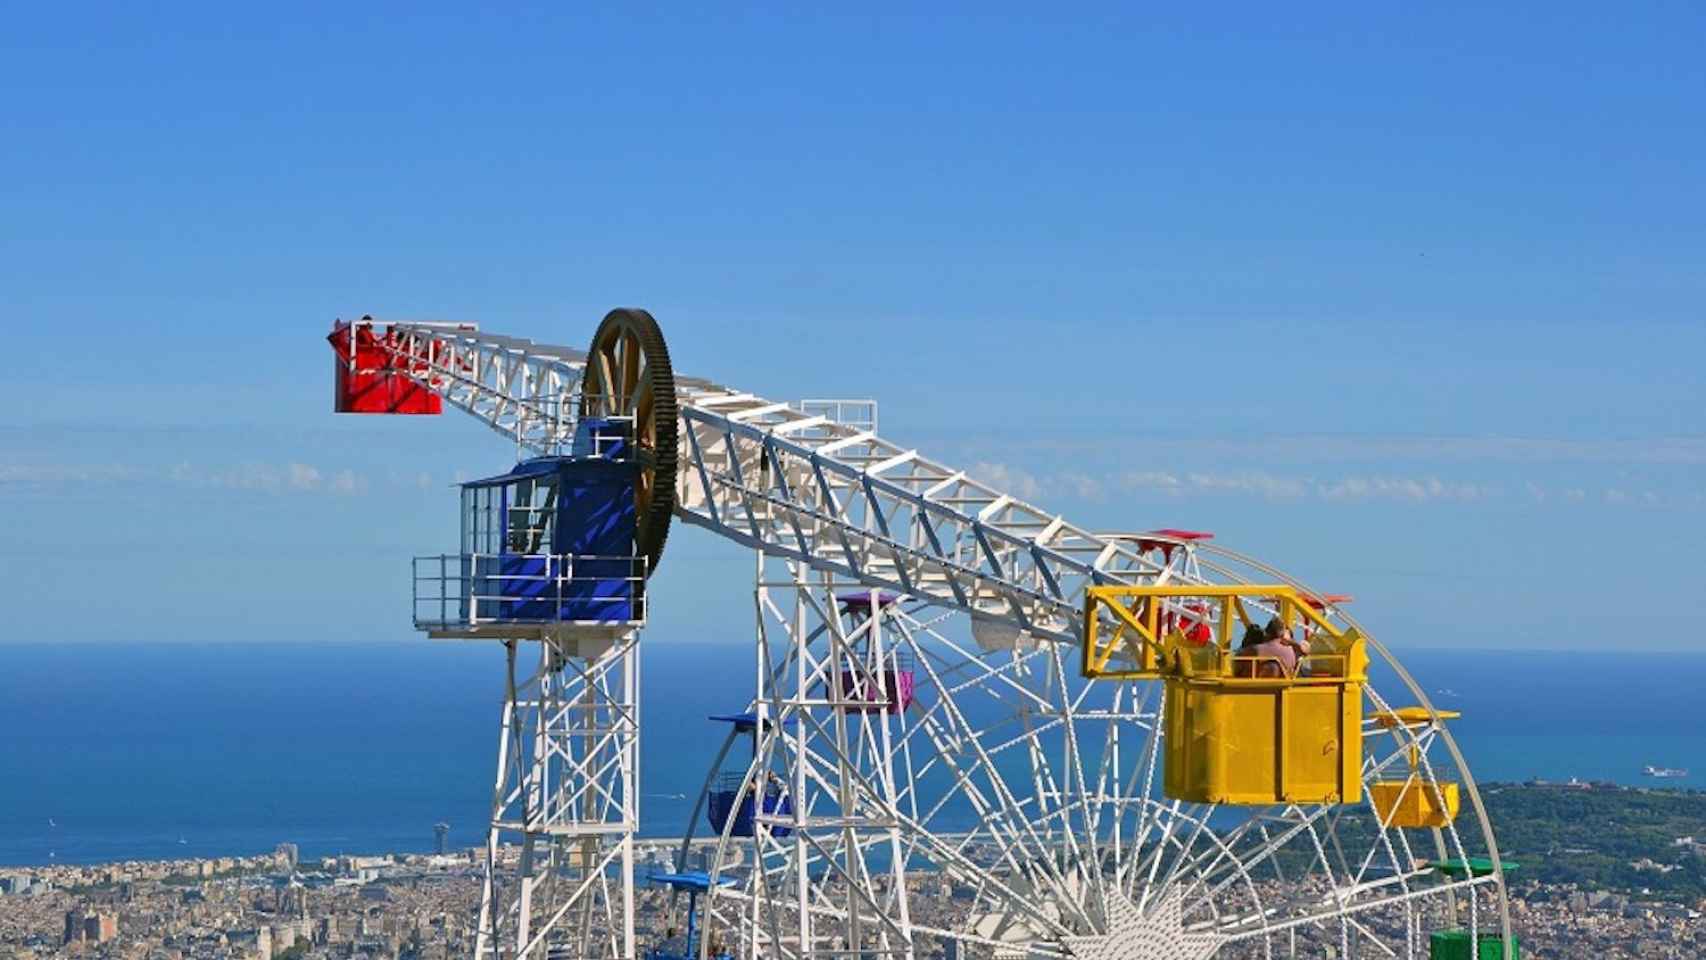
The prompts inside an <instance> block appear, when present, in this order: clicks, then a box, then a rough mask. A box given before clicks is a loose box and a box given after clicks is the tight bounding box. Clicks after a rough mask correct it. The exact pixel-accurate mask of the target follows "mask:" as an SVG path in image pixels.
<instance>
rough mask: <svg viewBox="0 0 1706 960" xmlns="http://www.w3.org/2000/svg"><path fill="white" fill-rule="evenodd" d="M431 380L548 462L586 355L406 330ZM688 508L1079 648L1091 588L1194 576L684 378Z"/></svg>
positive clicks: (829, 565)
mask: <svg viewBox="0 0 1706 960" xmlns="http://www.w3.org/2000/svg"><path fill="white" fill-rule="evenodd" d="M389 329H390V330H391V331H392V332H393V333H394V334H395V335H396V336H395V337H393V338H387V339H386V341H385V343H387V344H389V346H388V347H387V349H389V350H391V351H392V352H393V354H394V355H395V357H396V362H395V364H394V366H395V368H396V369H397V370H399V371H400V372H402V373H403V374H404V375H406V376H408V377H409V378H410V379H411V380H413V381H414V382H415V383H418V384H420V385H421V386H422V387H424V388H426V389H427V390H430V391H431V392H433V393H435V394H437V395H439V396H441V397H443V398H444V399H445V400H446V401H448V402H449V403H451V404H452V405H454V406H456V407H459V408H461V409H462V410H465V411H467V412H468V413H470V414H472V415H474V416H475V417H477V418H479V419H480V420H481V421H483V422H485V423H486V424H488V425H489V426H491V427H492V428H493V429H495V430H496V431H498V432H499V433H500V434H503V435H504V436H506V437H509V438H512V439H514V440H515V441H516V442H517V443H518V444H519V445H521V446H523V447H526V448H529V449H532V450H534V451H537V452H539V453H551V452H555V451H557V450H560V449H562V448H563V447H564V446H566V445H567V444H568V443H569V441H570V440H571V439H572V437H573V434H574V420H575V411H576V409H577V404H576V402H575V401H576V399H577V394H576V391H577V389H578V387H579V383H580V375H581V371H582V370H583V369H584V367H585V361H586V354H585V352H584V351H580V350H574V349H570V348H567V347H555V346H548V345H544V344H538V343H534V342H533V341H530V340H524V339H521V338H519V337H505V336H498V335H495V334H491V333H484V332H481V331H479V330H477V329H474V328H473V327H471V326H466V325H457V326H452V325H443V324H419V323H393V324H389ZM676 391H677V398H678V402H679V405H680V411H681V426H682V429H681V431H680V444H681V449H680V450H679V455H680V468H679V472H678V475H677V496H676V505H675V513H676V516H677V517H678V518H680V519H681V520H684V521H686V522H688V523H691V524H694V525H697V526H701V527H706V528H708V529H710V530H713V531H715V532H717V533H719V534H721V535H723V536H725V537H728V538H729V539H732V540H735V541H737V542H739V543H742V544H744V545H747V546H751V547H755V548H761V549H763V550H765V551H766V552H768V553H771V554H775V555H783V556H792V557H797V558H799V559H803V560H806V561H808V562H810V563H811V564H812V565H813V566H815V567H818V568H820V569H829V570H833V571H835V572H837V573H841V574H844V575H846V576H849V577H853V578H856V579H858V580H859V581H860V582H862V583H865V584H869V585H871V586H874V587H879V588H887V589H892V590H895V591H897V592H901V593H905V594H909V595H911V596H914V597H918V598H920V599H927V600H930V601H933V602H936V603H939V604H942V605H945V606H948V607H954V608H958V609H962V610H966V611H970V612H972V613H975V614H978V615H980V616H983V617H988V618H991V619H995V620H1003V621H1008V622H1012V623H1015V624H1017V625H1019V626H1021V627H1023V628H1026V629H1028V630H1030V631H1031V632H1032V634H1034V635H1036V636H1041V637H1051V638H1055V639H1061V640H1076V639H1077V638H1078V636H1079V632H1080V625H1079V623H1080V620H1081V617H1082V612H1081V608H1080V605H1081V603H1082V601H1083V596H1084V588H1085V587H1087V586H1090V585H1092V584H1096V583H1111V582H1139V581H1148V580H1154V579H1156V578H1163V579H1194V578H1191V577H1188V576H1187V575H1186V573H1185V571H1184V567H1183V560H1182V558H1183V557H1184V555H1185V553H1186V551H1182V550H1181V551H1178V552H1177V553H1176V554H1175V555H1174V556H1173V557H1172V559H1171V560H1170V561H1169V562H1162V561H1157V560H1155V559H1153V558H1152V557H1150V556H1148V555H1146V554H1145V553H1144V552H1143V551H1142V550H1140V549H1139V548H1138V547H1137V546H1136V545H1134V544H1133V543H1131V542H1130V541H1129V540H1125V539H1121V538H1117V537H1108V536H1102V535H1098V534H1095V533H1091V532H1090V531H1088V530H1085V529H1084V528H1082V527H1078V526H1075V525H1073V524H1071V523H1068V522H1067V521H1066V520H1064V519H1063V518H1061V517H1059V516H1056V515H1053V514H1050V513H1047V512H1045V511H1043V510H1041V509H1039V508H1037V507H1035V506H1032V505H1031V504H1028V503H1025V502H1024V501H1022V500H1020V499H1018V498H1017V497H1014V496H1011V495H1009V494H1006V493H1003V492H1002V491H1000V490H998V489H996V488H995V487H993V486H991V485H989V484H987V483H984V482H981V481H978V480H976V479H974V478H972V477H970V476H968V475H967V474H966V473H965V472H964V471H962V470H957V469H955V468H952V467H949V466H945V465H943V464H940V463H937V462H935V461H932V460H930V459H928V458H926V457H924V456H922V455H920V454H919V453H918V452H917V451H916V450H911V449H907V448H904V447H900V446H897V445H896V444H893V443H891V442H889V441H887V440H884V439H883V438H882V437H879V436H877V435H876V434H875V433H872V432H869V431H863V430H860V429H858V428H856V427H851V426H848V425H845V424H841V423H837V422H835V421H832V420H830V419H828V418H826V417H822V416H813V415H810V414H808V413H804V412H801V411H799V410H796V409H794V408H793V407H792V406H790V405H789V404H787V403H781V402H776V401H771V400H766V399H764V398H762V397H759V396H756V395H754V394H751V393H743V392H740V391H737V390H734V389H731V388H728V387H724V386H721V385H719V384H715V383H712V382H710V381H707V380H700V379H695V378H684V377H677V378H676Z"/></svg>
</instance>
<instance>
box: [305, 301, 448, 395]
mask: <svg viewBox="0 0 1706 960" xmlns="http://www.w3.org/2000/svg"><path fill="white" fill-rule="evenodd" d="M352 329H353V330H354V333H355V337H354V340H355V346H354V349H355V364H354V369H353V370H352V369H351V364H350V349H351V347H350V339H351V337H350V332H351V330H352ZM393 336H394V335H393V334H391V333H390V332H386V333H384V334H378V335H376V334H374V332H373V325H372V324H366V323H363V324H359V325H356V326H354V327H352V326H351V325H350V324H348V323H339V324H337V325H336V326H334V327H333V328H332V333H331V336H329V337H327V338H326V339H327V340H328V341H329V342H330V343H331V344H332V352H333V353H336V354H337V362H336V367H337V372H336V380H335V381H334V383H335V386H334V391H335V392H334V394H333V404H334V409H336V410H337V412H338V413H411V414H413V413H442V412H443V411H444V402H443V401H442V400H441V399H440V398H439V396H438V394H436V393H432V392H431V391H429V390H426V389H424V388H422V387H421V386H420V385H419V384H417V383H415V382H414V381H413V380H410V379H409V378H408V377H406V376H403V375H402V374H401V373H398V372H397V370H396V354H395V353H393V352H392V351H390V350H388V349H386V348H385V344H387V343H394V342H395V341H394V339H392V338H393Z"/></svg>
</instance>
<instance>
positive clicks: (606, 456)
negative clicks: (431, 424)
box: [460, 420, 646, 624]
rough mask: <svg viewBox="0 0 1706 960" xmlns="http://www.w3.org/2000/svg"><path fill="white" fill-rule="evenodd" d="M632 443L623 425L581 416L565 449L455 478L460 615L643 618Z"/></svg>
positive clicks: (608, 620) (481, 619) (513, 619)
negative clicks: (494, 471)
mask: <svg viewBox="0 0 1706 960" xmlns="http://www.w3.org/2000/svg"><path fill="white" fill-rule="evenodd" d="M632 449H633V448H632V445H631V444H630V443H629V442H628V439H627V433H626V430H625V426H624V425H621V424H616V423H612V422H611V421H604V420H589V421H584V422H582V423H581V425H580V429H579V430H578V431H577V433H576V437H575V442H574V446H573V447H572V448H571V453H570V455H569V456H550V457H538V458H535V459H532V460H524V461H522V462H520V463H518V464H516V465H515V467H514V468H513V469H511V470H510V471H509V472H508V473H504V474H500V475H498V476H495V477H486V478H484V479H481V480H474V481H470V482H468V483H464V484H462V514H461V526H462V535H461V540H462V551H461V552H462V566H463V570H462V575H463V577H464V582H465V583H467V590H466V595H465V597H464V598H463V603H462V604H461V607H462V609H461V610H460V613H461V615H462V617H463V620H464V622H466V623H470V624H473V623H533V624H544V623H564V622H570V623H601V624H613V623H625V622H632V621H636V620H640V619H643V609H641V600H642V594H643V589H644V585H645V574H646V571H645V569H644V563H643V561H641V560H640V559H639V558H638V557H636V556H635V552H636V551H635V542H634V541H635V497H634V489H635V484H636V481H637V477H638V473H639V465H638V463H637V462H636V461H635V460H634V459H633V458H632V457H631V456H630V452H631V451H632Z"/></svg>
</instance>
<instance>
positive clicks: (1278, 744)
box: [1083, 585, 1368, 805]
mask: <svg viewBox="0 0 1706 960" xmlns="http://www.w3.org/2000/svg"><path fill="white" fill-rule="evenodd" d="M1313 599H1314V598H1311V597H1308V596H1306V595H1304V594H1301V593H1299V592H1298V591H1297V590H1295V589H1294V588H1292V587H1288V586H1266V585H1254V586H1204V585H1190V586H1184V585H1181V586H1148V587H1124V586H1120V587H1092V588H1091V589H1090V590H1089V591H1088V595H1087V599H1086V608H1085V623H1086V627H1087V629H1086V643H1085V649H1084V664H1083V673H1084V675H1085V676H1086V677H1090V678H1103V677H1124V678H1133V677H1138V678H1160V679H1161V680H1163V681H1164V682H1165V683H1166V705H1165V708H1164V716H1163V723H1164V724H1165V730H1166V736H1165V739H1164V742H1165V744H1166V753H1165V757H1164V760H1165V770H1164V775H1163V791H1164V792H1165V793H1166V795H1167V796H1169V797H1172V798H1174V799H1178V800H1187V801H1193V802H1197V803H1217V804H1242V805H1265V804H1275V803H1306V804H1312V803H1355V802H1357V801H1359V800H1360V799H1361V797H1362V780H1361V770H1362V688H1363V684H1364V683H1365V682H1366V681H1367V679H1368V652H1367V649H1366V643H1365V641H1364V640H1363V638H1362V637H1361V635H1359V634H1358V633H1357V632H1356V631H1355V630H1342V629H1340V628H1339V627H1338V626H1337V625H1335V624H1333V623H1331V622H1329V621H1328V620H1327V619H1326V618H1325V616H1324V615H1323V613H1322V612H1321V611H1319V610H1317V609H1316V604H1315V603H1314V602H1312V601H1313ZM1246 600H1250V601H1259V602H1261V603H1262V604H1264V605H1271V607H1272V609H1273V610H1274V612H1275V613H1274V615H1275V616H1276V617H1277V618H1278V619H1279V620H1280V621H1281V623H1282V624H1283V625H1284V627H1285V628H1286V630H1287V631H1288V632H1290V631H1292V630H1304V631H1306V632H1307V633H1308V634H1309V635H1310V641H1311V643H1310V652H1309V653H1308V654H1307V655H1305V656H1302V657H1300V658H1299V659H1298V661H1297V663H1296V664H1295V669H1293V668H1292V666H1291V665H1279V664H1274V663H1270V662H1266V661H1269V660H1271V659H1272V658H1268V657H1261V656H1248V655H1240V654H1239V653H1237V652H1235V651H1234V650H1233V649H1232V642H1231V638H1232V625H1233V623H1235V622H1242V623H1244V624H1246V625H1248V624H1250V623H1252V619H1251V615H1250V612H1249V610H1248V608H1247V607H1246V605H1245V601H1246ZM1180 610H1191V611H1200V612H1201V614H1202V616H1203V619H1204V620H1206V621H1209V622H1213V623H1214V624H1215V626H1216V627H1217V630H1216V636H1215V637H1213V638H1211V640H1210V642H1208V643H1205V644H1200V645H1199V644H1198V643H1195V642H1193V641H1192V640H1191V639H1190V636H1189V635H1188V634H1187V633H1185V632H1184V631H1181V630H1174V631H1173V632H1171V633H1167V634H1165V635H1161V634H1162V632H1161V630H1160V629H1159V627H1160V624H1161V623H1163V622H1165V617H1166V615H1167V613H1168V612H1169V611H1180ZM1109 624H1111V625H1112V629H1102V627H1103V626H1106V625H1109ZM1276 667H1281V669H1275V668H1276Z"/></svg>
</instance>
